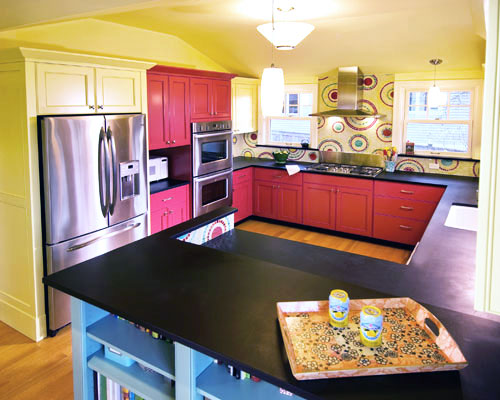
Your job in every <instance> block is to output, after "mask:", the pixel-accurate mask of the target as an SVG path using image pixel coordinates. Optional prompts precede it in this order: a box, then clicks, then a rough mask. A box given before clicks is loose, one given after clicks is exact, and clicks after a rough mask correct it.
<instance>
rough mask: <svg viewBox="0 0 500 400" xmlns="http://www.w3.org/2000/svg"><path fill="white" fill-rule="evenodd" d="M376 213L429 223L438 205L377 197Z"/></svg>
mask: <svg viewBox="0 0 500 400" xmlns="http://www.w3.org/2000/svg"><path fill="white" fill-rule="evenodd" d="M374 204H375V207H374V212H375V213H376V214H385V215H392V216H395V217H402V218H413V219H418V220H421V221H425V222H428V221H429V220H430V219H431V217H432V214H434V210H435V209H436V205H437V203H431V202H427V201H415V200H406V199H397V198H393V197H381V196H375V203H374Z"/></svg>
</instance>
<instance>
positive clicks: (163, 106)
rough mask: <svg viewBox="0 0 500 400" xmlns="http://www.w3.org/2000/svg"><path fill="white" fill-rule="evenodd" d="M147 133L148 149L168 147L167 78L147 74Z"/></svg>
mask: <svg viewBox="0 0 500 400" xmlns="http://www.w3.org/2000/svg"><path fill="white" fill-rule="evenodd" d="M147 85H148V131H149V149H150V150H154V149H162V148H165V147H168V143H167V142H168V141H169V140H170V128H169V121H168V97H169V96H168V77H167V76H161V75H152V74H148V79H147Z"/></svg>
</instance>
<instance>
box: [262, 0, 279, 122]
mask: <svg viewBox="0 0 500 400" xmlns="http://www.w3.org/2000/svg"><path fill="white" fill-rule="evenodd" d="M272 8H273V9H272V22H271V27H272V31H271V34H272V35H274V0H273V2H272ZM271 37H273V36H271ZM271 43H272V41H271ZM273 61H274V45H271V67H270V68H264V72H263V73H262V81H261V84H260V104H261V108H262V115H263V116H264V117H268V116H272V115H281V114H282V113H283V102H284V100H285V77H284V75H283V70H282V69H281V68H276V67H275V66H274V62H273Z"/></svg>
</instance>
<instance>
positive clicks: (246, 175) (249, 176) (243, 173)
mask: <svg viewBox="0 0 500 400" xmlns="http://www.w3.org/2000/svg"><path fill="white" fill-rule="evenodd" d="M252 180H253V168H245V169H240V170H238V171H234V172H233V186H234V185H237V184H239V183H243V182H251V181H252Z"/></svg>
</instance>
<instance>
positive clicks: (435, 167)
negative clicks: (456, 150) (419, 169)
mask: <svg viewBox="0 0 500 400" xmlns="http://www.w3.org/2000/svg"><path fill="white" fill-rule="evenodd" d="M429 169H439V164H438V163H429Z"/></svg>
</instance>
